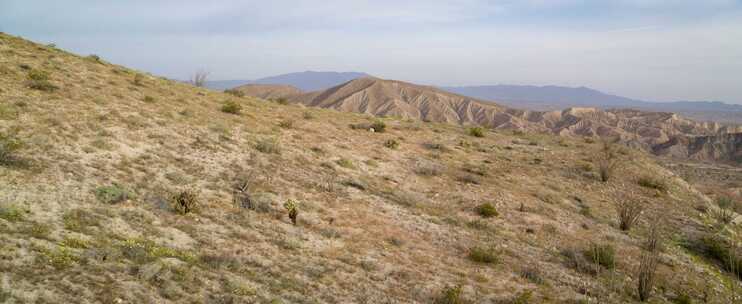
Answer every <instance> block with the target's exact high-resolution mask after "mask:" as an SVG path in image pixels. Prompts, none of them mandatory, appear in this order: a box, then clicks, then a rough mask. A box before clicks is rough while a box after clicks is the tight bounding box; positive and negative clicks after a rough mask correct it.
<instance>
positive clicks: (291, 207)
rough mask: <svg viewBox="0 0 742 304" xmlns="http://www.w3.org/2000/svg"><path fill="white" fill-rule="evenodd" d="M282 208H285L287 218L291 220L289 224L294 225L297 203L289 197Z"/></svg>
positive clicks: (296, 217) (297, 209)
mask: <svg viewBox="0 0 742 304" xmlns="http://www.w3.org/2000/svg"><path fill="white" fill-rule="evenodd" d="M283 208H285V209H286V212H288V215H289V219H290V220H291V224H293V225H294V226H296V221H297V220H298V218H299V206H298V204H297V203H296V202H295V201H293V200H291V199H289V200H287V201H286V203H284V204H283Z"/></svg>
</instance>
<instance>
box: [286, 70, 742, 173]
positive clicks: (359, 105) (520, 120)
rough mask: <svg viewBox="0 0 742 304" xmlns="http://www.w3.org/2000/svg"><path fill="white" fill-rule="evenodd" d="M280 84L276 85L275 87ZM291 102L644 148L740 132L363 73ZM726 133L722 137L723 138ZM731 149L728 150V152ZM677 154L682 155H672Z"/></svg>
mask: <svg viewBox="0 0 742 304" xmlns="http://www.w3.org/2000/svg"><path fill="white" fill-rule="evenodd" d="M276 88H278V87H276ZM290 99H291V100H292V101H294V102H297V103H302V104H304V105H307V106H312V107H321V108H329V109H335V110H339V111H345V112H356V113H364V114H371V115H376V116H395V117H401V118H413V119H420V120H424V121H431V122H443V123H454V124H463V125H482V126H486V127H489V128H493V129H516V130H520V131H531V132H550V133H554V134H559V135H563V136H599V137H618V138H620V139H622V140H623V141H624V142H631V143H635V144H637V145H639V146H640V147H643V148H644V149H646V150H648V151H659V150H662V149H659V148H655V146H657V145H663V146H666V145H668V144H674V145H683V144H685V143H687V142H689V141H690V140H681V141H678V140H672V141H671V139H672V138H681V137H682V138H691V137H695V136H705V137H708V136H717V135H724V134H730V133H740V132H742V126H737V125H726V124H720V123H715V122H696V121H692V120H689V119H685V118H682V117H680V116H678V115H676V114H673V113H662V112H646V111H638V110H628V109H617V110H600V109H596V108H569V109H566V110H563V111H546V112H538V111H527V110H518V109H512V108H507V107H503V106H500V105H498V104H496V103H492V102H484V101H481V100H477V99H474V98H470V97H466V96H463V95H457V94H453V93H449V92H446V91H443V90H440V89H437V88H434V87H429V86H420V85H415V84H411V83H406V82H401V81H394V80H383V79H379V78H373V77H366V78H359V79H355V80H352V81H350V82H347V83H345V84H342V85H339V86H336V87H333V88H330V89H327V90H324V91H317V92H310V93H305V94H302V95H296V96H295V97H293V98H290ZM727 138H728V137H723V136H722V137H720V138H719V139H716V140H717V141H723V140H725V139H727ZM678 149H683V150H687V151H691V155H689V157H691V158H694V159H700V160H712V161H713V160H719V161H730V160H734V159H735V157H733V154H734V153H735V152H734V151H733V150H728V149H723V150H720V151H722V152H721V153H719V152H720V151H719V150H716V151H715V152H709V151H705V150H703V149H701V150H697V149H688V147H678ZM730 153H731V154H730ZM670 155H675V156H677V155H680V154H677V153H675V154H670Z"/></svg>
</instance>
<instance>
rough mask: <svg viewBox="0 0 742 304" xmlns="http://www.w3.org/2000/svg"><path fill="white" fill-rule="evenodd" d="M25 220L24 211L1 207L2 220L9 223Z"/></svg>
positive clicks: (0, 215)
mask: <svg viewBox="0 0 742 304" xmlns="http://www.w3.org/2000/svg"><path fill="white" fill-rule="evenodd" d="M24 218H25V216H24V212H23V210H21V209H19V208H18V207H15V206H5V207H3V206H0V219H4V220H6V221H8V222H18V221H22V220H23V219H24Z"/></svg>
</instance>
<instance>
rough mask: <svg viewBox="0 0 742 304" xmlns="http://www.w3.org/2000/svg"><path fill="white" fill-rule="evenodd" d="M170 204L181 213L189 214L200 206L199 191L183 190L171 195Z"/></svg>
mask: <svg viewBox="0 0 742 304" xmlns="http://www.w3.org/2000/svg"><path fill="white" fill-rule="evenodd" d="M170 205H171V206H172V207H173V210H175V211H176V212H178V213H180V214H188V213H191V212H193V211H195V210H196V209H197V208H198V205H199V200H198V193H197V192H196V191H194V190H190V189H188V190H183V191H180V192H178V193H175V194H173V195H172V196H171V197H170Z"/></svg>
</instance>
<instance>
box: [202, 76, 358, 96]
mask: <svg viewBox="0 0 742 304" xmlns="http://www.w3.org/2000/svg"><path fill="white" fill-rule="evenodd" d="M366 76H369V75H368V74H366V73H357V72H315V71H306V72H299V73H289V74H283V75H277V76H271V77H265V78H260V79H255V80H219V81H207V82H206V87H207V88H210V89H214V90H226V89H231V88H234V87H238V86H241V85H246V84H284V85H290V86H293V87H296V88H298V89H300V90H302V91H316V90H324V89H327V88H330V87H333V86H336V85H338V84H341V83H344V82H347V81H350V80H353V79H356V78H361V77H366Z"/></svg>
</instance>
